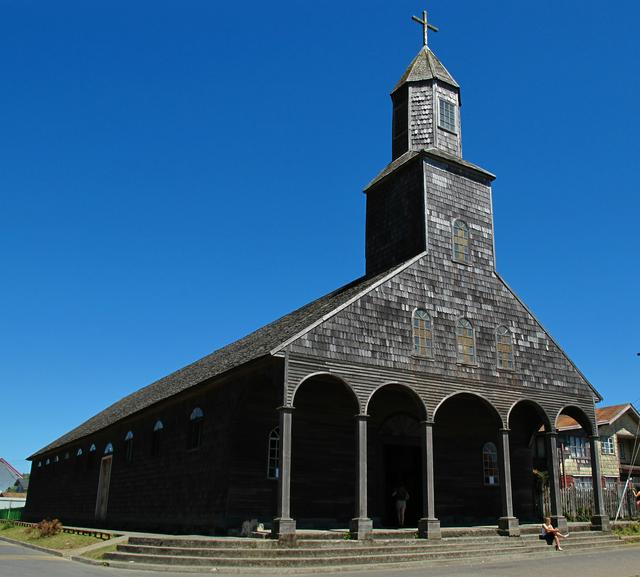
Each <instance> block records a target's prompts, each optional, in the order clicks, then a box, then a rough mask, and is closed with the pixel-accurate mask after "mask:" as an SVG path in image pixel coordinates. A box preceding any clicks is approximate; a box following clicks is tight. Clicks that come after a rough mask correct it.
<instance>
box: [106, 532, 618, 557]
mask: <svg viewBox="0 0 640 577" xmlns="http://www.w3.org/2000/svg"><path fill="white" fill-rule="evenodd" d="M618 541H619V539H618V538H617V537H615V536H608V535H602V536H593V535H591V536H590V535H585V536H584V537H576V538H575V539H570V542H571V543H572V544H573V543H575V544H580V545H589V544H602V543H607V542H609V543H616V542H618ZM539 543H540V540H539V539H538V537H537V536H535V539H534V538H528V537H525V538H505V537H503V538H498V539H496V540H492V541H489V542H487V541H485V542H481V541H476V542H472V543H461V542H460V540H457V539H448V540H442V541H424V540H420V541H418V540H416V541H410V542H409V541H396V542H394V541H387V542H382V543H380V542H375V541H374V542H358V541H355V542H351V543H349V542H347V543H342V542H340V541H338V542H327V543H326V546H325V547H315V548H309V547H295V548H290V547H289V548H287V547H277V548H276V547H272V548H269V549H260V548H240V547H234V548H222V547H221V548H213V549H212V548H209V547H191V546H186V547H185V546H158V545H136V544H133V545H132V544H123V545H119V546H118V551H119V552H122V553H139V554H145V555H176V556H187V557H188V556H197V557H211V556H215V557H234V558H239V557H246V558H253V557H261V558H265V557H330V556H357V555H371V556H374V555H387V554H389V553H411V552H422V551H450V552H452V553H455V552H457V551H459V550H479V551H493V550H497V549H504V548H515V547H525V546H532V545H535V546H538V544H539ZM330 545H334V546H330Z"/></svg>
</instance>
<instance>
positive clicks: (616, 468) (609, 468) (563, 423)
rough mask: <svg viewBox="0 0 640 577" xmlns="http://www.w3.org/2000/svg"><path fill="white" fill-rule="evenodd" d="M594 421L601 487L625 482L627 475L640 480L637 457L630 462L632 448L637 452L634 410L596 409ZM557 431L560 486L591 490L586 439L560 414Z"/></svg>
mask: <svg viewBox="0 0 640 577" xmlns="http://www.w3.org/2000/svg"><path fill="white" fill-rule="evenodd" d="M596 419H597V421H598V434H599V436H600V465H601V474H602V480H603V484H604V485H612V484H614V483H615V482H616V481H618V480H621V481H626V480H627V476H629V474H631V476H632V477H633V476H634V475H635V477H636V478H638V477H640V458H639V457H638V455H637V454H636V459H635V464H633V463H632V462H631V460H632V456H633V451H634V447H635V450H636V453H638V452H640V451H639V450H638V446H637V444H636V442H635V441H636V438H637V434H638V432H640V430H639V424H640V414H639V413H638V411H636V409H635V408H634V406H633V405H632V404H630V403H626V404H622V405H611V406H609V407H601V408H597V409H596ZM558 431H559V433H560V435H559V437H558V449H559V451H558V454H559V455H560V457H561V465H560V469H561V475H562V478H563V485H566V486H572V485H575V486H576V487H591V457H590V445H589V440H588V438H587V436H586V435H585V433H584V431H583V430H582V428H581V427H580V425H579V424H578V423H577V422H576V421H575V420H574V419H572V418H571V417H569V416H567V415H561V416H560V418H559V419H558ZM639 442H640V441H639Z"/></svg>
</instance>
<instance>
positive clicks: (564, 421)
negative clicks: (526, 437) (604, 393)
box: [558, 403, 637, 431]
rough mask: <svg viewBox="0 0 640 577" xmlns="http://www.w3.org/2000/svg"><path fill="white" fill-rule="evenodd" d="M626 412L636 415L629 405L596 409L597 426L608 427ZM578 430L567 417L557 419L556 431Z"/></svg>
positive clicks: (575, 424) (572, 420) (576, 424)
mask: <svg viewBox="0 0 640 577" xmlns="http://www.w3.org/2000/svg"><path fill="white" fill-rule="evenodd" d="M628 410H633V412H634V413H636V414H637V412H636V410H635V407H634V406H633V405H632V404H631V403H624V404H622V405H610V406H608V407H599V408H597V409H596V421H597V422H598V425H610V424H611V423H613V421H615V420H617V419H619V418H620V417H621V416H622V415H623V414H624V413H626V412H627V411H628ZM578 428H580V424H579V423H578V422H577V421H576V420H575V419H574V418H572V417H570V416H569V415H564V414H563V415H560V416H559V417H558V429H559V430H560V431H564V430H568V429H578Z"/></svg>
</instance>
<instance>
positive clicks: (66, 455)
mask: <svg viewBox="0 0 640 577" xmlns="http://www.w3.org/2000/svg"><path fill="white" fill-rule="evenodd" d="M68 458H69V451H67V452H66V453H65V454H64V460H65V461H66V460H67V459H68Z"/></svg>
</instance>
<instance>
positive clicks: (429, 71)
mask: <svg viewBox="0 0 640 577" xmlns="http://www.w3.org/2000/svg"><path fill="white" fill-rule="evenodd" d="M432 78H437V79H438V80H442V81H443V82H446V83H447V84H449V85H450V86H453V87H454V88H460V86H459V85H458V83H457V82H456V81H455V80H454V79H453V76H451V74H449V71H448V70H447V69H446V68H445V67H444V65H443V64H442V62H440V60H438V58H437V57H436V55H435V54H434V53H433V52H431V50H430V49H429V47H428V46H423V47H422V48H421V49H420V52H418V54H417V55H416V57H415V58H414V59H413V60H412V61H411V64H409V67H408V68H407V69H406V70H405V72H404V74H403V75H402V78H400V80H399V81H398V84H396V86H395V88H394V89H393V90H392V92H395V91H396V90H398V88H400V87H401V86H402V85H403V84H404V83H405V82H419V81H421V80H431V79H432Z"/></svg>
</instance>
